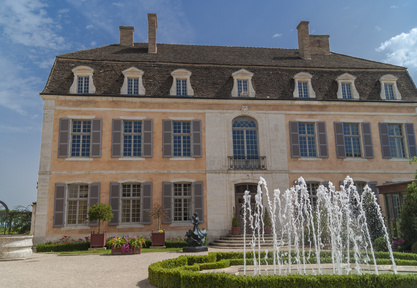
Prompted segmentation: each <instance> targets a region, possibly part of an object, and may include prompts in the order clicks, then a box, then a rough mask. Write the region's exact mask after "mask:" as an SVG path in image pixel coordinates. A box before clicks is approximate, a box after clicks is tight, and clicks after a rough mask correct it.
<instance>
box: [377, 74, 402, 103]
mask: <svg viewBox="0 0 417 288" xmlns="http://www.w3.org/2000/svg"><path fill="white" fill-rule="evenodd" d="M397 80H398V78H397V77H395V76H394V75H391V74H387V75H384V76H382V77H381V78H379V82H380V83H381V94H380V96H381V99H382V100H401V94H400V91H399V90H398V87H397Z"/></svg>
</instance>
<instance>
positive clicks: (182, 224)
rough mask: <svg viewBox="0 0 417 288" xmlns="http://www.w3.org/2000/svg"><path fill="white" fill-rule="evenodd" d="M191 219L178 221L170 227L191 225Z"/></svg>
mask: <svg viewBox="0 0 417 288" xmlns="http://www.w3.org/2000/svg"><path fill="white" fill-rule="evenodd" d="M190 222H191V220H190V221H184V222H176V223H172V224H171V225H169V227H183V226H190Z"/></svg>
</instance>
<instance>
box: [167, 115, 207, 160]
mask: <svg viewBox="0 0 417 288" xmlns="http://www.w3.org/2000/svg"><path fill="white" fill-rule="evenodd" d="M162 128H163V136H162V141H163V143H162V144H163V146H162V154H163V157H174V158H180V157H203V153H202V139H201V120H176V119H175V120H171V119H166V120H163V121H162Z"/></svg>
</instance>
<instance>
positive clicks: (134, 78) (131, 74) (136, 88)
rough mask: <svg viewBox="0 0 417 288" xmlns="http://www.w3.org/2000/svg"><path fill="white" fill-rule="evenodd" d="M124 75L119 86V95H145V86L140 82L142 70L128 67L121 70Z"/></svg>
mask: <svg viewBox="0 0 417 288" xmlns="http://www.w3.org/2000/svg"><path fill="white" fill-rule="evenodd" d="M122 73H123V75H124V76H125V78H124V81H123V85H122V88H120V94H121V95H145V87H143V83H142V75H143V71H142V70H139V69H138V68H136V67H130V68H128V69H126V70H124V71H122Z"/></svg>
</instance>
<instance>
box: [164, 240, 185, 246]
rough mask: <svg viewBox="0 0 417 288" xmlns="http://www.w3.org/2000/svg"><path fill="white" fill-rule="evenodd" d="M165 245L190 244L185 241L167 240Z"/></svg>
mask: <svg viewBox="0 0 417 288" xmlns="http://www.w3.org/2000/svg"><path fill="white" fill-rule="evenodd" d="M165 246H166V247H167V248H182V247H186V246H188V243H187V242H185V241H174V240H165Z"/></svg>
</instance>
